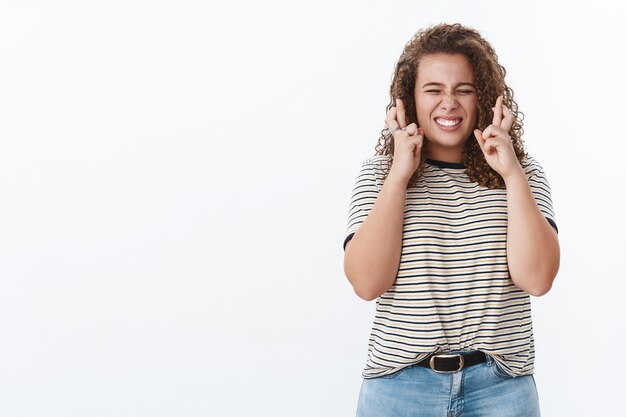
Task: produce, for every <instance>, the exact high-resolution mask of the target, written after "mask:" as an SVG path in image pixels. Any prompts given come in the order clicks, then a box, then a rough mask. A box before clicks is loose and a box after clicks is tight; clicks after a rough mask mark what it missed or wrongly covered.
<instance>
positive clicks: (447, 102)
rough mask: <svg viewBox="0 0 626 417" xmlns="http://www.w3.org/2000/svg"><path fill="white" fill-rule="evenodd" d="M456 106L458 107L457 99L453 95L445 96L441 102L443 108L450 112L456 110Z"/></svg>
mask: <svg viewBox="0 0 626 417" xmlns="http://www.w3.org/2000/svg"><path fill="white" fill-rule="evenodd" d="M456 106H457V102H456V98H454V96H453V95H452V94H446V95H444V97H443V99H442V100H441V108H442V109H443V110H446V111H450V110H452V109H455V108H456Z"/></svg>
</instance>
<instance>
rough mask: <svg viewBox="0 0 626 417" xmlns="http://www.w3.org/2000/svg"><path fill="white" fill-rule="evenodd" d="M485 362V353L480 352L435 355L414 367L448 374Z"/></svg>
mask: <svg viewBox="0 0 626 417" xmlns="http://www.w3.org/2000/svg"><path fill="white" fill-rule="evenodd" d="M485 360H486V357H485V352H481V351H480V350H479V351H476V352H472V353H437V354H434V355H431V356H429V357H427V358H426V359H424V360H423V361H421V362H418V363H416V365H419V366H423V367H424V368H430V369H432V370H433V371H435V372H442V373H449V372H456V371H460V370H461V369H463V368H467V367H468V366H472V365H476V364H479V363H482V362H485Z"/></svg>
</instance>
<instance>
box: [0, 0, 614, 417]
mask: <svg viewBox="0 0 626 417" xmlns="http://www.w3.org/2000/svg"><path fill="white" fill-rule="evenodd" d="M301 3H302V2H293V1H291V2H290V1H282V2H278V1H269V2H268V1H263V2H253V1H248V2H232V3H228V5H226V3H225V2H223V4H220V5H216V4H209V3H208V2H200V1H198V2H192V1H176V2H174V1H169V2H165V1H156V2H155V1H150V2H149V1H141V0H124V1H120V0H117V1H107V2H97V3H96V2H79V1H61V0H58V1H54V2H48V1H20V2H17V1H2V2H1V3H0V4H1V6H0V415H3V416H5V415H6V416H16V417H17V416H44V415H45V416H50V417H52V416H151V417H152V416H173V415H182V416H207V415H211V416H252V415H254V416H272V417H277V416H290V417H291V416H300V417H305V416H350V415H354V412H355V408H356V401H357V397H358V392H359V388H360V383H361V379H360V378H361V377H360V374H361V370H362V368H363V366H364V364H365V360H366V355H367V339H368V337H369V330H370V326H371V321H372V319H373V314H374V303H373V302H369V303H368V302H365V301H363V300H361V299H359V298H358V297H357V296H356V295H355V294H354V293H353V291H352V289H351V287H350V285H349V283H348V281H347V279H346V278H345V277H344V275H343V268H342V266H343V264H342V262H343V250H342V242H343V239H344V237H345V236H344V233H345V226H346V219H347V209H348V200H349V197H350V193H351V191H352V186H353V182H354V178H355V176H356V174H357V172H358V169H359V167H360V164H361V162H362V160H363V159H364V158H365V157H367V156H369V155H371V154H372V153H373V149H374V145H375V143H376V140H377V138H378V135H379V132H380V130H381V128H382V127H384V123H383V121H384V116H385V106H386V105H387V102H388V96H387V91H388V88H389V81H390V79H391V74H392V70H393V65H394V63H395V61H396V59H397V58H398V56H399V53H400V51H401V50H402V48H403V46H404V44H405V42H407V41H408V40H409V38H410V37H411V36H412V35H413V33H414V32H415V31H417V30H418V29H419V28H421V27H425V26H428V25H431V24H435V23H439V22H449V23H453V22H461V23H463V24H466V25H469V26H472V27H475V28H476V29H478V30H479V31H481V33H482V34H483V35H484V36H485V37H486V38H487V39H488V40H489V41H490V42H491V43H492V44H493V46H494V47H495V48H496V50H497V52H498V55H499V57H500V62H501V64H503V65H504V66H505V67H506V69H507V82H508V83H509V85H510V86H511V87H512V88H513V89H514V91H515V97H516V99H517V101H518V103H519V105H520V109H521V110H522V111H523V112H524V113H525V116H526V118H525V126H524V127H525V141H526V144H527V149H528V150H529V152H531V153H532V154H533V155H534V156H535V157H536V158H537V159H538V160H539V161H540V163H541V164H542V165H543V166H544V168H545V170H546V173H547V175H548V178H549V180H550V183H551V186H552V196H553V203H554V209H555V213H556V217H557V224H558V226H559V230H560V234H559V239H560V243H561V268H560V271H559V275H558V277H557V279H556V281H555V285H554V287H553V288H552V290H551V291H550V292H549V293H548V294H547V295H545V296H543V297H540V298H533V299H532V303H533V319H534V329H535V340H536V350H537V359H536V373H535V378H536V381H537V385H538V389H539V395H540V401H541V407H542V414H544V415H546V416H551V415H552V416H556V415H560V416H564V415H567V416H572V417H574V416H589V415H598V416H599V415H608V414H610V413H613V412H614V410H615V409H617V407H618V406H619V399H620V396H621V393H622V389H621V386H622V383H621V375H622V374H623V372H624V371H625V370H626V366H625V365H624V361H623V360H621V347H622V346H623V344H624V342H625V338H624V335H623V329H624V322H623V318H624V317H625V308H624V302H623V293H624V290H625V289H626V287H625V286H624V279H625V278H626V273H625V272H624V271H625V269H626V268H625V265H624V263H625V261H624V260H625V257H624V249H625V247H624V246H625V245H624V240H623V236H624V235H625V233H626V230H625V229H626V228H625V227H624V221H623V216H622V215H620V213H623V211H624V209H623V207H624V203H623V202H624V200H623V198H622V197H623V190H624V185H623V184H624V179H625V178H624V169H623V167H622V163H623V162H624V152H625V150H626V146H625V145H624V141H625V139H626V135H625V134H624V127H623V125H622V122H623V120H624V112H625V111H626V108H625V105H624V102H625V97H626V87H625V83H624V82H623V68H624V66H623V45H622V43H623V42H620V40H621V41H623V39H624V37H625V34H626V29H625V23H626V17H625V16H626V13H625V10H624V4H623V3H617V2H608V1H595V2H590V3H589V4H588V5H585V6H572V5H571V4H570V3H569V2H563V3H561V4H557V3H550V2H546V1H531V2H523V3H521V2H517V3H515V4H513V3H503V2H482V3H480V2H479V3H477V2H463V1H456V2H420V1H396V2H382V1H380V2H374V1H358V2H357V1H353V2H348V1H345V2H338V1H332V2H331V1H324V2H310V3H302V4H301ZM612 351H615V356H611V355H612V353H613V352H612Z"/></svg>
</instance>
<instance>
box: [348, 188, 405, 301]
mask: <svg viewBox="0 0 626 417" xmlns="http://www.w3.org/2000/svg"><path fill="white" fill-rule="evenodd" d="M404 183H405V181H402V180H398V181H397V180H395V179H394V178H391V177H390V176H388V177H387V179H386V180H385V182H384V184H383V186H382V187H381V190H380V192H379V194H378V197H376V202H375V203H374V206H373V207H372V210H371V211H370V213H369V214H368V215H367V217H366V218H365V220H364V221H363V223H362V224H361V226H360V227H359V229H358V230H357V232H356V233H355V234H354V236H353V237H352V240H350V241H349V242H348V244H347V246H346V250H345V254H344V263H343V269H344V272H345V274H346V277H347V278H348V281H350V284H352V288H353V289H354V292H355V293H356V294H357V295H358V296H359V297H361V298H362V299H364V300H367V301H370V300H373V299H375V298H377V297H378V296H380V295H381V294H383V293H384V292H385V291H387V290H388V289H389V288H390V287H391V286H392V285H393V283H394V281H395V279H396V275H397V273H398V268H399V266H400V256H401V254H402V225H403V222H404V207H405V204H406V187H407V184H404ZM403 184H404V185H403Z"/></svg>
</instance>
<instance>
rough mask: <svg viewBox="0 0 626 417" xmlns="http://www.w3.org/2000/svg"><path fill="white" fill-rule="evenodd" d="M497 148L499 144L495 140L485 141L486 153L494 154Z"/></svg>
mask: <svg viewBox="0 0 626 417" xmlns="http://www.w3.org/2000/svg"><path fill="white" fill-rule="evenodd" d="M497 147H498V143H497V142H496V141H495V140H493V138H492V139H487V140H485V147H484V151H485V153H487V154H490V153H492V152H494V151H495V150H496V148H497Z"/></svg>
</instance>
